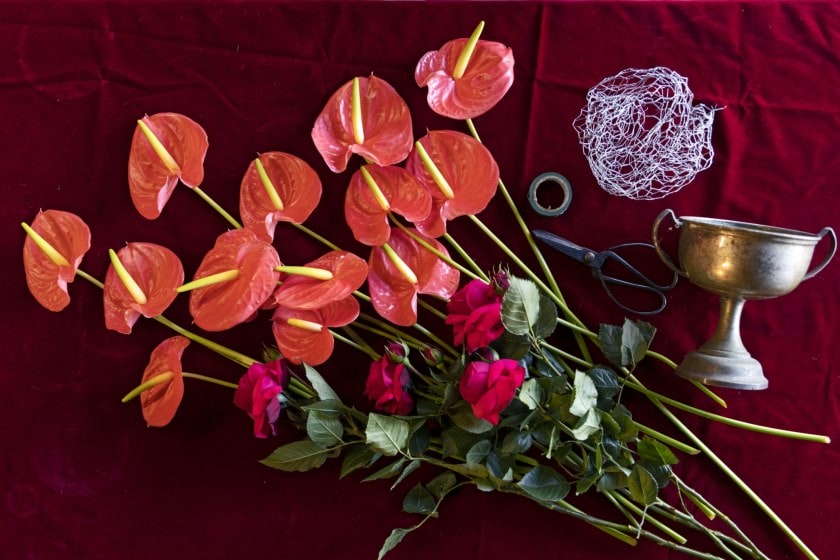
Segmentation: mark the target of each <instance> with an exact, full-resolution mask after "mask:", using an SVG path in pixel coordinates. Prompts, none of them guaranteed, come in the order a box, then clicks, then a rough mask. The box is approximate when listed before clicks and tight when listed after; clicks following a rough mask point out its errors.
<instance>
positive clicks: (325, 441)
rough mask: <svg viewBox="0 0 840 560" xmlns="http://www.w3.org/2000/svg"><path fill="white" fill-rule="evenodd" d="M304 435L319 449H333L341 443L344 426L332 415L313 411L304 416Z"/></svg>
mask: <svg viewBox="0 0 840 560" xmlns="http://www.w3.org/2000/svg"><path fill="white" fill-rule="evenodd" d="M306 435H308V436H309V439H311V440H312V441H314V442H315V443H317V444H318V445H320V446H321V447H333V446H334V445H338V444H339V443H342V441H343V440H342V437H343V436H344V425H343V424H342V423H341V420H339V419H338V418H336V417H335V415H334V414H331V413H325V412H318V411H317V410H313V411H310V412H309V414H307V415H306Z"/></svg>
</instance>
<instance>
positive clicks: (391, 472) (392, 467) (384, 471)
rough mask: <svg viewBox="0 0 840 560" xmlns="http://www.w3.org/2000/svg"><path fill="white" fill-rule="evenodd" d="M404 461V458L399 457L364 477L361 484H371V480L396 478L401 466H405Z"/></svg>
mask: <svg viewBox="0 0 840 560" xmlns="http://www.w3.org/2000/svg"><path fill="white" fill-rule="evenodd" d="M406 460H407V459H406V458H405V457H400V458H399V459H397V460H396V461H394V462H393V463H391V464H389V465H386V466H384V467H382V468H381V469H379V470H378V471H376V472H375V473H373V474H371V475H368V476H366V477H365V478H363V479H362V482H371V481H373V480H381V479H383V478H393V477H395V476H397V475H398V474H399V473H400V471H402V468H403V465H405V462H406Z"/></svg>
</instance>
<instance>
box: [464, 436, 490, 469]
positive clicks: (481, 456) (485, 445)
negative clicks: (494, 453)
mask: <svg viewBox="0 0 840 560" xmlns="http://www.w3.org/2000/svg"><path fill="white" fill-rule="evenodd" d="M491 449H493V444H492V443H490V440H486V439H483V440H481V441H479V442H478V443H476V444H475V445H473V446H472V447H471V448H470V450H469V451H467V457H466V460H467V464H468V465H479V464H481V463H484V461H485V460H486V459H487V455H489V454H490V450H491Z"/></svg>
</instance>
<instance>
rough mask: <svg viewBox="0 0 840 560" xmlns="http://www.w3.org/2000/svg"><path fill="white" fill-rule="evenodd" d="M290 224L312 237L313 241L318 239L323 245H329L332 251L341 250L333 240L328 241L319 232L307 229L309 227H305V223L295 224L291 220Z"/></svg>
mask: <svg viewBox="0 0 840 560" xmlns="http://www.w3.org/2000/svg"><path fill="white" fill-rule="evenodd" d="M291 224H292V225H293V226H295V227H296V228H297V229H298V230H299V231H302V232H303V233H305V234H306V235H308V236H309V237H311V238H312V239H314V240H315V241H318V242H319V243H321V244H323V245H326V246H327V247H329V248H330V249H332V250H333V251H340V250H341V249H339V247H338V245H336V244H335V243H333V242H332V241H330V240H329V239H327V238H325V237H323V236H321V235H320V234H318V233H316V232H314V231H312V230H311V229H309V228H308V227H306V226H305V225H303V224H296V223H294V222H291Z"/></svg>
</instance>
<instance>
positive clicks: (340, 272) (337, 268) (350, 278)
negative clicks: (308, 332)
mask: <svg viewBox="0 0 840 560" xmlns="http://www.w3.org/2000/svg"><path fill="white" fill-rule="evenodd" d="M307 270H310V271H313V272H318V271H325V272H327V273H328V276H329V277H328V278H326V279H321V278H319V277H318V276H317V275H314V274H307V273H306V271H307ZM302 272H304V273H303V274H290V275H288V276H287V277H286V278H284V279H283V283H282V285H281V286H280V287H279V288H277V290H275V292H274V298H273V299H274V302H275V303H276V304H277V305H280V306H283V307H290V308H293V309H317V308H319V307H323V306H324V305H326V304H327V303H330V302H332V301H336V300H340V299H344V298H346V297H347V296H349V295H350V294H352V293H353V292H354V291H356V290H358V289H359V287H360V286H361V285H362V284H363V283H364V281H365V279H366V278H367V273H368V266H367V263H366V262H365V261H364V259H362V258H360V257H357V256H356V255H354V254H353V253H350V252H349V251H330V252H329V253H326V254H325V255H322V256H321V257H319V258H317V259H315V260H314V261H312V262H310V263H307V264H306V266H305V267H303V268H302Z"/></svg>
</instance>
